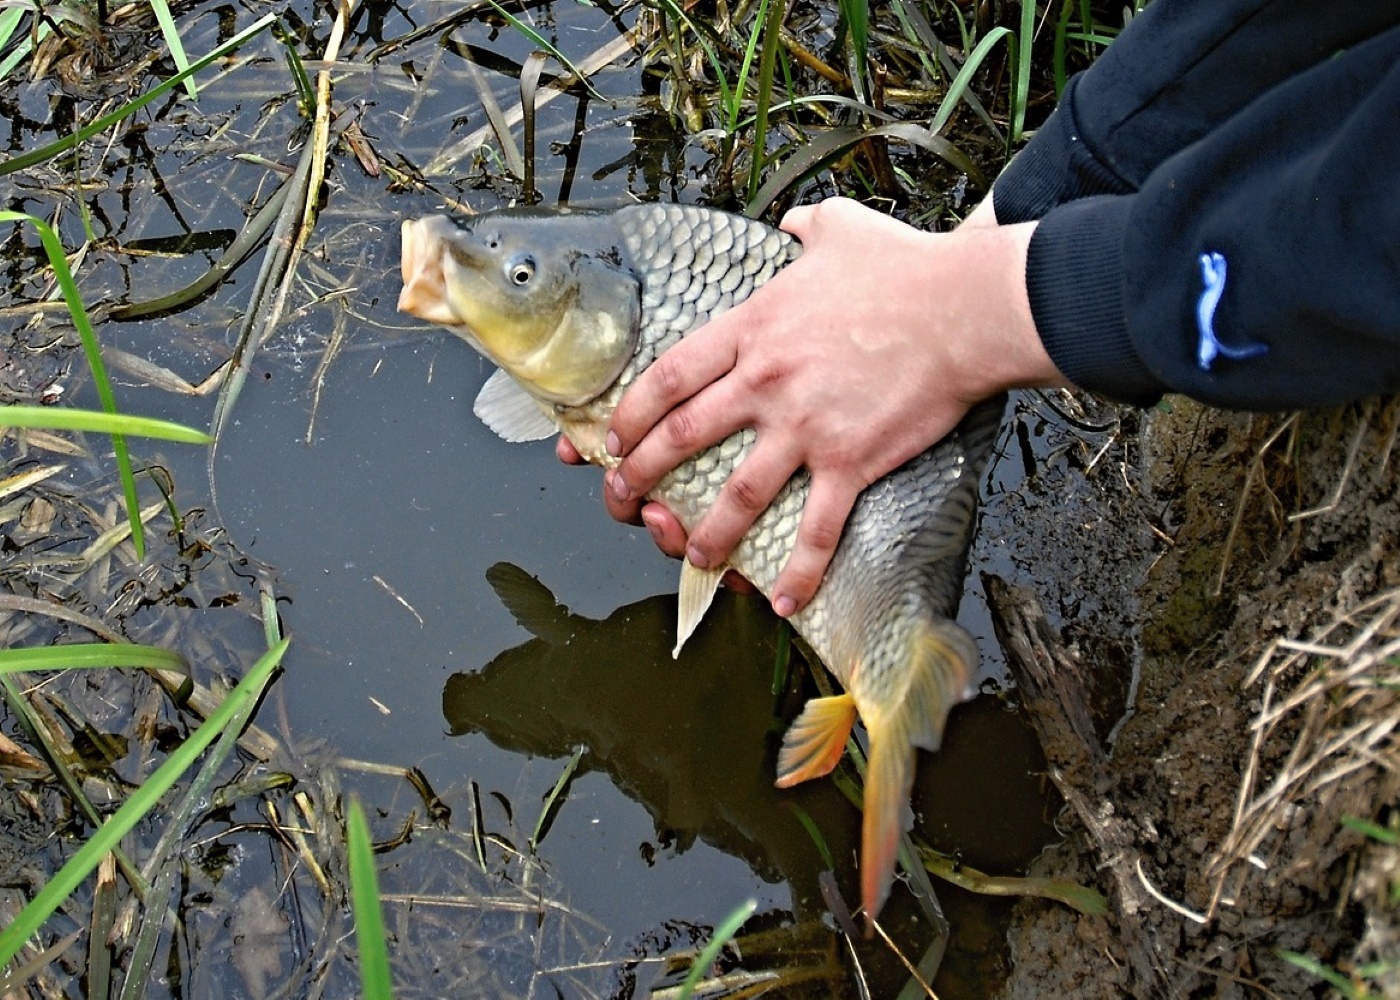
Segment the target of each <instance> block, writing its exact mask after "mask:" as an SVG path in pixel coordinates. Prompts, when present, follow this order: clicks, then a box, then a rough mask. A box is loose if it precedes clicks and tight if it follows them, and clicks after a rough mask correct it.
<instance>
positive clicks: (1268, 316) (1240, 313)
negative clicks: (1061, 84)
mask: <svg viewBox="0 0 1400 1000" xmlns="http://www.w3.org/2000/svg"><path fill="white" fill-rule="evenodd" d="M1192 3H1194V0H1181V2H1173V0H1158V2H1157V3H1155V4H1153V5H1152V6H1151V7H1149V8H1148V11H1149V12H1152V11H1155V10H1158V9H1163V10H1165V9H1167V8H1174V9H1175V10H1177V11H1182V10H1185V9H1187V8H1189V7H1190V6H1191V5H1192ZM1221 6H1228V7H1232V8H1234V7H1239V6H1240V5H1238V4H1235V5H1230V4H1222V5H1221ZM1247 6H1252V7H1257V8H1260V10H1261V11H1263V10H1265V9H1269V8H1273V7H1282V6H1285V5H1283V4H1274V5H1270V4H1253V5H1247ZM1295 6H1296V5H1295ZM1374 6H1375V7H1377V8H1380V9H1387V10H1390V11H1391V13H1390V14H1389V19H1390V20H1391V21H1392V22H1396V21H1400V9H1396V7H1395V5H1390V4H1377V5H1374ZM1312 11H1313V13H1312V15H1311V17H1306V18H1305V17H1303V16H1302V15H1301V14H1297V15H1296V16H1297V17H1298V18H1299V19H1300V23H1296V24H1294V25H1293V26H1292V27H1293V30H1294V31H1295V33H1297V32H1305V31H1306V29H1308V27H1309V25H1313V26H1315V28H1316V33H1318V34H1321V33H1323V29H1322V28H1321V26H1322V25H1325V24H1328V23H1329V22H1330V21H1331V20H1332V19H1333V18H1334V17H1335V15H1336V13H1337V11H1336V9H1335V8H1334V6H1333V5H1327V6H1325V7H1323V6H1318V5H1313V6H1312ZM1295 13H1296V12H1295ZM1258 16H1259V15H1258V14H1256V20H1254V21H1251V22H1250V23H1253V24H1255V25H1256V26H1257V25H1258V24H1259V23H1262V22H1258V21H1257V17H1258ZM1144 17H1145V16H1144ZM1139 23H1140V22H1138V21H1135V22H1134V27H1137V26H1138V25H1139ZM1366 26H1367V28H1368V30H1369V29H1372V28H1374V25H1371V24H1370V23H1369V22H1368V23H1367V25H1366ZM1241 31H1243V28H1241ZM1236 34H1238V33H1236ZM1334 34H1335V32H1334ZM1138 37H1139V41H1140V40H1141V37H1142V36H1138ZM1262 37H1264V36H1261V38H1262ZM1231 38H1232V39H1233V38H1235V35H1232V36H1231ZM1124 40H1128V41H1131V40H1132V39H1131V37H1130V36H1129V35H1128V34H1127V33H1125V35H1124ZM1240 44H1242V43H1240ZM1329 44H1330V42H1329ZM1109 51H1110V53H1111V52H1112V51H1113V47H1110V50H1109ZM1200 62H1201V61H1200V60H1198V61H1197V62H1196V63H1193V64H1192V65H1193V66H1199V65H1200ZM1098 65H1099V64H1095V67H1094V68H1093V69H1091V70H1090V71H1089V72H1088V73H1086V74H1085V75H1084V76H1082V77H1080V78H1079V81H1078V83H1077V90H1076V91H1074V92H1067V95H1066V96H1067V100H1065V101H1064V102H1063V103H1062V105H1061V107H1060V109H1058V110H1057V111H1056V113H1055V115H1056V116H1059V117H1060V121H1061V122H1071V123H1076V122H1077V123H1084V124H1085V127H1084V128H1079V126H1075V129H1076V130H1077V131H1076V134H1078V135H1080V136H1081V139H1075V140H1071V141H1070V142H1069V144H1068V145H1064V144H1063V143H1060V142H1058V141H1053V142H1052V141H1051V140H1052V139H1056V136H1055V135H1054V134H1053V133H1052V134H1051V135H1050V138H1048V139H1047V140H1046V142H1045V144H1044V146H1045V150H1046V151H1050V152H1053V151H1054V149H1055V148H1056V147H1057V146H1058V147H1059V149H1060V150H1061V151H1063V150H1064V149H1068V150H1070V154H1069V155H1068V156H1065V157H1062V158H1060V160H1059V161H1058V162H1059V163H1060V164H1061V165H1063V164H1066V163H1073V164H1075V165H1074V166H1072V168H1071V169H1058V170H1056V169H1048V168H1046V166H1047V164H1051V163H1052V162H1054V160H1055V158H1054V157H1052V156H1049V155H1048V153H1047V155H1045V156H1044V157H1043V158H1042V154H1041V153H1037V154H1036V156H1037V158H1038V162H1037V163H1035V164H1033V166H1035V167H1036V168H1037V169H1036V170H1034V171H1033V173H1023V174H1019V175H1017V174H1012V173H1011V169H1010V168H1008V174H1007V175H1003V178H1001V179H999V180H998V182H997V190H998V195H997V202H996V208H997V217H998V221H1000V222H1007V221H1012V220H1011V219H1009V218H1007V217H1006V216H1005V215H1004V214H1003V197H1002V187H1003V183H1004V182H1007V181H1010V182H1012V183H1011V184H1010V185H1009V187H1008V191H1009V192H1010V197H1008V198H1007V200H1006V204H1007V205H1020V206H1023V208H1024V210H1026V211H1029V212H1031V214H1030V215H1029V216H1028V217H1029V218H1040V220H1041V221H1040V225H1039V226H1038V227H1037V230H1036V233H1035V234H1034V237H1033V239H1032V242H1031V247H1030V256H1029V261H1028V266H1027V275H1026V281H1027V286H1028V290H1029V293H1030V299H1031V309H1032V313H1033V315H1034V317H1035V320H1036V324H1037V328H1038V330H1039V332H1040V335H1041V338H1042V340H1043V342H1044V344H1045V347H1046V349H1047V350H1048V351H1049V353H1050V356H1051V358H1052V359H1053V360H1054V361H1055V363H1056V364H1057V365H1058V366H1059V368H1060V370H1061V371H1062V372H1063V373H1064V374H1065V375H1066V376H1067V377H1068V378H1069V379H1070V380H1071V381H1073V382H1074V383H1075V384H1077V385H1080V386H1082V387H1084V388H1087V389H1092V390H1095V391H1098V392H1102V393H1104V394H1106V395H1109V396H1112V397H1115V398H1118V399H1123V400H1126V401H1130V402H1137V403H1149V402H1151V401H1152V400H1154V399H1156V398H1157V397H1158V396H1160V395H1161V394H1162V393H1163V392H1168V391H1171V392H1181V393H1185V394H1187V395H1190V396H1192V397H1194V398H1197V399H1200V400H1202V401H1204V402H1208V403H1212V404H1214V405H1220V406H1227V407H1233V408H1240V409H1256V410H1271V409H1288V408H1294V407H1307V406H1321V405H1329V404H1333V403H1337V402H1341V401H1345V400H1349V399H1356V398H1360V397H1362V396H1366V395H1370V394H1374V393H1381V392H1390V391H1397V390H1400V168H1397V167H1396V164H1397V163H1400V129H1397V125H1400V27H1394V26H1392V27H1390V28H1389V29H1385V30H1378V31H1376V30H1372V31H1371V34H1370V36H1369V37H1367V38H1365V39H1362V40H1359V41H1355V42H1354V43H1353V44H1350V45H1348V46H1346V47H1345V48H1344V49H1342V50H1341V51H1330V53H1329V54H1328V55H1327V57H1326V58H1323V59H1321V60H1314V61H1313V62H1312V63H1311V64H1310V65H1308V66H1306V67H1305V68H1303V69H1301V70H1297V71H1296V72H1293V73H1291V74H1288V75H1286V76H1284V77H1283V78H1282V79H1278V80H1276V81H1274V82H1272V83H1271V84H1270V85H1268V86H1267V87H1265V88H1262V89H1258V90H1255V91H1254V92H1253V93H1252V94H1250V93H1245V92H1244V91H1240V92H1238V93H1237V94H1236V95H1235V96H1233V97H1231V98H1230V99H1229V100H1226V101H1224V102H1223V104H1224V105H1237V106H1236V107H1234V109H1233V110H1228V109H1226V108H1222V109H1217V111H1218V112H1219V113H1222V114H1223V117H1222V118H1221V119H1220V120H1218V121H1213V122H1212V121H1208V120H1207V119H1206V118H1201V119H1198V120H1196V121H1194V122H1192V121H1189V120H1188V119H1189V118H1190V116H1189V115H1187V116H1186V117H1185V118H1183V119H1180V120H1184V121H1187V124H1185V125H1183V126H1182V127H1181V128H1180V129H1178V130H1176V131H1173V130H1172V129H1171V128H1169V127H1168V126H1167V124H1166V122H1168V121H1170V120H1172V116H1171V115H1166V116H1165V117H1163V118H1161V119H1160V121H1161V126H1160V127H1159V128H1158V129H1156V130H1153V131H1152V132H1151V133H1150V134H1148V133H1144V132H1141V131H1134V130H1135V129H1136V125H1135V124H1134V119H1135V118H1136V117H1137V115H1136V114H1126V115H1120V116H1119V118H1118V124H1117V125H1116V126H1109V127H1106V128H1103V129H1102V130H1101V131H1096V129H1099V127H1100V126H1102V125H1103V121H1104V119H1103V117H1102V115H1103V114H1108V113H1112V112H1115V109H1116V110H1117V111H1122V110H1123V108H1125V107H1127V106H1128V105H1131V104H1132V103H1133V102H1132V101H1131V100H1127V99H1126V98H1123V97H1122V94H1121V93H1119V94H1115V95H1113V96H1112V97H1111V98H1104V99H1103V100H1099V98H1100V97H1104V95H1103V93H1102V91H1100V89H1099V84H1098V83H1097V82H1096V80H1095V72H1096V70H1097V68H1098ZM1188 75H1189V74H1188ZM1173 91H1174V88H1173V87H1170V86H1168V87H1166V88H1165V89H1164V90H1163V91H1162V97H1161V99H1159V101H1158V102H1157V103H1158V106H1159V110H1160V107H1161V101H1162V100H1167V99H1168V98H1170V102H1171V103H1173V104H1174V105H1175V106H1176V107H1178V108H1185V107H1189V106H1192V101H1191V99H1190V94H1189V93H1173ZM1120 103H1121V105H1122V106H1121V107H1120V106H1119V105H1120ZM1105 109H1107V110H1105ZM1139 113H1141V112H1139ZM1214 113H1215V112H1213V114H1214ZM1089 122H1093V123H1095V124H1094V126H1093V127H1088V126H1087V123H1089ZM1037 138H1039V136H1037ZM1034 146H1035V142H1034V141H1033V142H1032V144H1031V146H1028V147H1027V150H1026V151H1025V152H1027V153H1029V152H1031V149H1032V147H1034ZM1144 150H1146V151H1145V152H1144ZM1023 155H1024V154H1023ZM1154 157H1160V159H1159V160H1158V161H1157V162H1155V163H1153V162H1152V160H1153V158H1154ZM1018 159H1019V158H1018ZM1041 168H1046V169H1041ZM1139 175H1140V176H1139ZM1032 176H1034V177H1035V178H1037V179H1038V183H1036V184H1027V185H1025V186H1022V185H1023V184H1024V181H1025V178H1028V177H1032ZM1018 177H1019V178H1020V179H1018ZM1054 177H1058V178H1059V184H1058V186H1057V185H1056V184H1055V183H1051V182H1050V181H1049V179H1050V178H1054ZM1024 192H1032V193H1031V194H1029V195H1025V194H1024ZM1203 259H1204V260H1206V261H1210V262H1211V263H1210V266H1209V268H1208V269H1203Z"/></svg>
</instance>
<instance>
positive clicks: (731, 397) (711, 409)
mask: <svg viewBox="0 0 1400 1000" xmlns="http://www.w3.org/2000/svg"><path fill="white" fill-rule="evenodd" d="M671 350H673V351H674V350H675V348H672V349H671ZM659 363H660V362H658V364H659ZM652 367H653V368H654V367H656V366H655V365H653V366H652ZM744 395H745V394H744V391H743V389H742V388H741V387H740V385H739V380H738V379H721V380H720V381H718V382H715V383H714V384H712V385H710V386H708V387H707V388H706V389H705V391H703V392H701V393H700V394H699V395H697V396H694V397H692V398H691V399H688V400H686V401H685V402H683V403H681V404H680V405H679V406H677V407H676V408H675V409H673V410H671V412H669V413H667V414H666V415H665V416H664V417H662V418H661V420H660V422H659V423H658V424H657V425H656V426H655V428H653V429H652V431H651V432H650V433H648V434H647V436H646V437H644V438H643V439H642V440H641V442H640V443H638V444H637V445H636V447H635V448H633V450H632V452H631V453H630V454H629V455H628V456H627V457H626V458H624V459H623V460H622V462H621V464H619V465H618V467H617V470H616V473H615V475H614V476H613V478H612V481H611V482H612V484H613V486H614V488H615V489H617V490H618V491H619V492H618V493H617V499H619V500H623V501H626V500H633V499H635V498H637V497H639V496H642V495H644V494H645V493H646V492H647V491H649V490H650V489H651V488H652V487H654V486H655V485H656V484H657V483H658V482H660V481H661V478H662V477H663V476H665V475H666V473H668V472H670V471H671V470H672V469H674V468H675V467H676V466H678V465H680V464H681V463H682V462H684V461H685V460H686V459H688V458H690V457H691V456H692V455H697V454H699V453H700V452H702V451H704V450H705V449H706V448H708V447H710V445H712V444H718V443H719V442H721V441H723V440H724V439H725V438H727V437H729V435H731V434H733V433H734V432H735V431H739V430H742V429H743V428H744V427H746V426H749V425H750V423H751V422H752V421H751V414H750V412H749V409H748V405H747V403H748V401H747V400H746V399H745V398H744Z"/></svg>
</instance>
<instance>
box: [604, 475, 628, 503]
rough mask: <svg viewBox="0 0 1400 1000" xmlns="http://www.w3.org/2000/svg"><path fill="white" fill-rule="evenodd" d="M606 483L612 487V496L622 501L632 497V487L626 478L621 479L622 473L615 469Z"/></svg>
mask: <svg viewBox="0 0 1400 1000" xmlns="http://www.w3.org/2000/svg"><path fill="white" fill-rule="evenodd" d="M608 485H609V486H610V487H611V488H612V491H613V496H615V497H617V498H618V499H619V500H621V501H623V502H624V503H625V502H626V501H628V500H631V499H632V487H630V486H628V485H627V480H625V479H623V478H622V475H621V474H620V473H619V472H618V471H617V470H616V469H614V470H613V473H612V476H611V477H610V478H609V480H608Z"/></svg>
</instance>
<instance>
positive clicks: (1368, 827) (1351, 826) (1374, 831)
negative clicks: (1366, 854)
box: [1342, 816, 1400, 847]
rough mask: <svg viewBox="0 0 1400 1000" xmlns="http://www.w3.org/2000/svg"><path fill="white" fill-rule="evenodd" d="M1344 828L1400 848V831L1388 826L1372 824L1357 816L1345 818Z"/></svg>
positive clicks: (1343, 820)
mask: <svg viewBox="0 0 1400 1000" xmlns="http://www.w3.org/2000/svg"><path fill="white" fill-rule="evenodd" d="M1342 826H1344V827H1346V828H1347V829H1348V830H1355V831H1356V832H1357V833H1361V834H1365V835H1366V836H1367V837H1370V838H1371V839H1372V840H1375V841H1378V842H1379V843H1382V844H1388V845H1389V846H1391V847H1396V846H1400V830H1396V829H1393V828H1391V827H1388V826H1381V825H1380V824H1379V823H1372V822H1371V821H1370V820H1368V819H1361V818H1360V817H1357V816H1343V817H1342Z"/></svg>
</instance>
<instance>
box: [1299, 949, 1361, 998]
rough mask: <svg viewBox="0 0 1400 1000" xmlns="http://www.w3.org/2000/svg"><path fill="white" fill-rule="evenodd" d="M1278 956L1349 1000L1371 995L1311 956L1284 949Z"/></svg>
mask: <svg viewBox="0 0 1400 1000" xmlns="http://www.w3.org/2000/svg"><path fill="white" fill-rule="evenodd" d="M1277 954H1278V957H1279V958H1281V959H1283V960H1284V961H1285V962H1288V963H1290V964H1292V965H1296V966H1298V968H1300V969H1302V970H1304V971H1305V972H1311V973H1312V974H1313V975H1314V976H1317V977H1318V978H1319V979H1324V980H1326V981H1327V984H1328V985H1329V986H1331V987H1332V988H1333V989H1335V990H1336V991H1337V992H1338V993H1340V994H1341V995H1342V996H1344V997H1347V998H1348V1000H1354V998H1359V997H1364V996H1368V995H1369V994H1366V993H1362V992H1360V991H1359V990H1358V989H1357V986H1356V984H1355V983H1353V982H1352V981H1351V980H1350V979H1348V978H1347V977H1346V976H1344V975H1342V974H1341V973H1340V972H1338V971H1337V970H1336V969H1333V968H1331V967H1330V966H1327V965H1324V964H1323V963H1321V962H1319V961H1318V960H1317V959H1315V958H1313V957H1312V956H1311V955H1302V954H1299V953H1298V952H1296V951H1285V950H1283V949H1280V950H1279V951H1278V952H1277Z"/></svg>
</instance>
